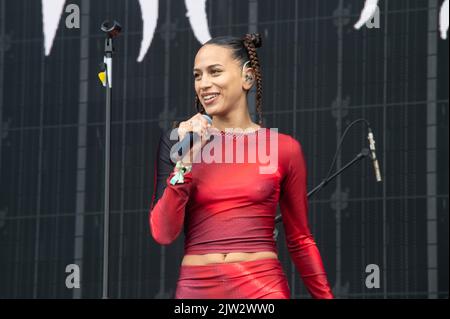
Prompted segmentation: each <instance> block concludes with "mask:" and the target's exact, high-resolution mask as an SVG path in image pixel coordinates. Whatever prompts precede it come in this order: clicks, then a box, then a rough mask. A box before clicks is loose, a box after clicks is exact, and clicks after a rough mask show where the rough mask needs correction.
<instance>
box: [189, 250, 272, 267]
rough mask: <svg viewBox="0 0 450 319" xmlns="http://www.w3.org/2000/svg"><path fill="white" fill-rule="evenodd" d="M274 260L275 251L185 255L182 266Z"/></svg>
mask: <svg viewBox="0 0 450 319" xmlns="http://www.w3.org/2000/svg"><path fill="white" fill-rule="evenodd" d="M266 258H274V259H277V258H278V256H277V254H276V253H275V252H273V251H258V252H255V253H223V254H221V253H217V254H216V253H214V254H205V255H185V256H184V257H183V261H182V262H181V265H182V266H203V265H209V264H218V263H234V262H243V261H254V260H259V259H266Z"/></svg>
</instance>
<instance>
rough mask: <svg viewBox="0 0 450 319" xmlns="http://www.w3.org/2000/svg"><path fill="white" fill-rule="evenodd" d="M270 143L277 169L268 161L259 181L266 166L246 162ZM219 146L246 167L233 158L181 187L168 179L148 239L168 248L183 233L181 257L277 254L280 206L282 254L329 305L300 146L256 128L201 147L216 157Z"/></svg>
mask: <svg viewBox="0 0 450 319" xmlns="http://www.w3.org/2000/svg"><path fill="white" fill-rule="evenodd" d="M261 137H263V139H262V141H263V142H261V139H260V138H261ZM274 138H276V140H277V144H278V145H277V150H278V151H277V156H276V161H274V160H273V157H272V159H271V163H270V165H272V166H274V170H273V172H271V173H269V174H262V173H261V171H260V168H261V167H262V166H265V167H266V168H267V167H268V166H267V163H263V162H262V160H261V159H260V158H259V157H258V158H256V162H251V160H249V155H250V154H258V149H259V148H260V147H261V144H262V143H266V147H267V153H266V154H268V153H269V152H271V150H270V148H271V147H273V146H272V144H271V140H270V139H274ZM224 141H227V142H228V143H233V144H232V145H233V149H234V152H236V150H237V148H238V147H241V146H243V152H244V154H245V156H244V162H243V163H239V162H236V160H237V159H236V158H234V162H233V163H224V162H221V163H215V162H212V163H205V162H204V161H203V162H200V163H194V164H193V166H192V171H191V172H189V173H188V174H187V175H185V183H184V184H176V185H171V184H170V183H169V180H170V179H171V178H172V176H173V175H174V173H173V172H171V173H170V175H169V176H168V177H167V179H166V188H165V189H164V192H163V194H162V196H161V198H160V199H159V200H158V201H157V202H156V204H155V203H152V210H151V212H150V218H149V222H150V229H151V233H152V235H153V237H154V239H155V240H156V241H157V242H159V243H160V244H170V243H171V242H173V241H174V240H175V239H176V238H177V237H178V235H179V234H180V232H181V231H182V230H183V227H184V232H185V254H207V253H229V252H257V251H274V252H277V248H276V243H275V241H274V238H273V231H274V226H275V224H274V218H275V214H276V208H277V205H278V203H279V205H280V210H281V214H282V217H283V223H284V229H285V233H286V236H285V237H286V243H287V247H288V249H289V252H290V255H291V258H292V260H293V262H294V264H295V266H296V268H297V270H298V272H299V274H300V276H301V277H302V279H303V282H304V283H305V286H306V288H307V289H308V291H309V292H310V294H311V295H312V296H313V297H314V298H333V294H332V292H331V289H330V286H329V284H328V281H327V277H326V273H325V270H324V267H323V263H322V259H321V256H320V253H319V251H318V248H317V245H316V243H315V241H314V239H313V236H312V235H311V232H310V229H309V225H308V202H307V197H306V193H307V192H306V181H307V173H306V165H305V160H304V156H303V152H302V148H301V145H300V143H299V142H298V141H297V140H296V139H294V138H292V137H291V136H289V135H286V134H282V133H277V132H275V131H273V130H269V129H266V128H262V129H260V130H258V131H257V132H255V133H247V134H242V135H237V137H236V138H234V139H233V138H231V139H230V138H229V137H228V136H223V135H220V134H216V135H214V140H213V141H210V142H208V143H207V144H206V145H205V147H209V149H210V150H211V153H212V154H214V153H215V152H219V151H218V148H217V147H215V145H214V143H222V144H220V145H224ZM272 141H273V140H272ZM205 147H204V148H205ZM274 150H275V148H274ZM219 153H220V152H219ZM219 153H217V154H214V155H218V154H219ZM222 153H223V154H222V156H223V157H222V159H223V160H224V158H225V154H227V153H228V154H229V152H225V146H223V148H222Z"/></svg>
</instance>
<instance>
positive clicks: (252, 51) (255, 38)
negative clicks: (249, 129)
mask: <svg viewBox="0 0 450 319" xmlns="http://www.w3.org/2000/svg"><path fill="white" fill-rule="evenodd" d="M243 42H244V46H245V48H246V49H247V52H248V56H249V58H250V64H251V66H252V68H253V69H254V71H255V77H256V111H257V112H258V115H259V123H258V124H259V125H261V126H262V122H263V121H262V96H263V90H262V76H261V66H260V64H259V58H258V54H257V53H256V47H257V46H261V36H260V35H259V34H254V33H252V34H246V35H245V37H244V39H243Z"/></svg>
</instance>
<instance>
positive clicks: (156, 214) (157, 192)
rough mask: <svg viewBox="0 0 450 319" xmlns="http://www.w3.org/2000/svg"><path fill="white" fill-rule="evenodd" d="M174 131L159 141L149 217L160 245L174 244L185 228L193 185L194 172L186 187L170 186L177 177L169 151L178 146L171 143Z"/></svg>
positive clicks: (183, 185) (186, 179)
mask: <svg viewBox="0 0 450 319" xmlns="http://www.w3.org/2000/svg"><path fill="white" fill-rule="evenodd" d="M171 131H172V129H171V130H168V131H167V132H165V133H164V134H163V135H162V136H161V138H160V140H159V146H158V151H157V156H156V163H155V179H154V193H153V197H152V202H151V205H150V214H149V224H150V232H151V234H152V236H153V238H154V239H155V240H156V241H157V242H158V243H159V244H161V245H168V244H170V243H172V242H173V241H174V240H175V239H176V238H177V237H178V235H179V234H180V232H181V230H182V228H183V223H184V214H185V207H186V203H187V201H188V199H189V195H190V190H191V182H192V173H191V172H189V173H186V174H185V175H184V184H175V185H171V184H170V182H169V181H170V179H171V178H172V177H173V176H174V174H175V172H174V167H175V164H174V163H172V161H171V160H170V149H171V148H172V146H173V145H174V144H175V143H176V142H177V141H172V140H171V139H170V133H171Z"/></svg>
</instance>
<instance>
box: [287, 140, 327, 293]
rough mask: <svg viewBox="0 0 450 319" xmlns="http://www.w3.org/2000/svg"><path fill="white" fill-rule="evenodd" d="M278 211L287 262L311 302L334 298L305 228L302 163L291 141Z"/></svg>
mask: <svg viewBox="0 0 450 319" xmlns="http://www.w3.org/2000/svg"><path fill="white" fill-rule="evenodd" d="M288 145H290V146H289V147H288V148H289V149H288V150H287V152H288V160H287V163H288V164H287V166H288V167H287V168H286V169H287V173H286V176H285V178H284V180H283V182H282V185H281V195H280V209H281V214H282V218H283V224H284V229H285V232H286V243H287V247H288V250H289V253H290V255H291V258H292V260H293V262H294V264H295V266H296V268H297V271H298V272H299V274H300V276H301V277H302V279H303V282H304V284H305V286H306V288H307V289H308V291H309V293H310V294H311V296H312V297H313V298H334V296H333V293H332V291H331V288H330V285H329V284H328V280H327V275H326V273H325V269H324V267H323V263H322V258H321V256H320V253H319V249H318V248H317V245H316V243H315V241H314V238H313V236H312V234H311V231H310V229H309V225H308V199H307V192H306V181H307V173H306V163H305V159H304V156H303V152H302V148H301V145H300V143H299V142H298V141H297V140H296V139H294V138H291V142H290V143H289V144H288Z"/></svg>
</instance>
